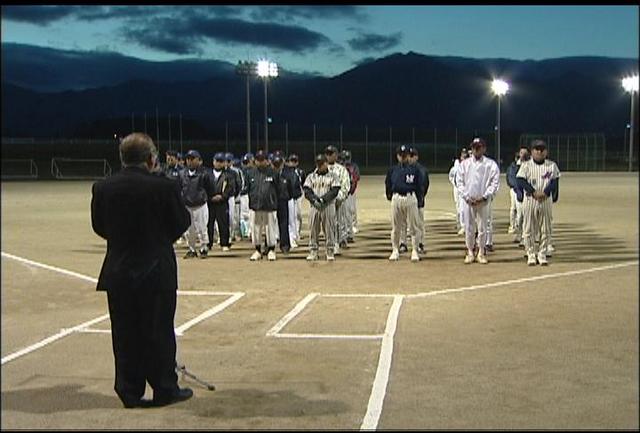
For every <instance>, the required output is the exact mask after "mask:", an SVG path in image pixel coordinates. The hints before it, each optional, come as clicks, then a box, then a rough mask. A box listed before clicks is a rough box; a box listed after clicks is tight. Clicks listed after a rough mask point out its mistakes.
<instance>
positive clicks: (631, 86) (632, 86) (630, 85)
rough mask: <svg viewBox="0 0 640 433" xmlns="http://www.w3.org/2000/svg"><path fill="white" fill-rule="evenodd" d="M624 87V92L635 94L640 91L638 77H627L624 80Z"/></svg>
mask: <svg viewBox="0 0 640 433" xmlns="http://www.w3.org/2000/svg"><path fill="white" fill-rule="evenodd" d="M622 87H624V90H625V91H627V92H629V93H633V92H637V91H638V76H637V75H634V76H632V77H626V78H623V79H622Z"/></svg>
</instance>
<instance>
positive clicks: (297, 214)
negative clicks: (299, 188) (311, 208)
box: [296, 196, 304, 239]
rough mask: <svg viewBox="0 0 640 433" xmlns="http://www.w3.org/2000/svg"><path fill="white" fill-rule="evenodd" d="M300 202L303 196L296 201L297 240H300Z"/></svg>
mask: <svg viewBox="0 0 640 433" xmlns="http://www.w3.org/2000/svg"><path fill="white" fill-rule="evenodd" d="M302 200H304V196H302V197H300V198H298V199H296V218H297V219H298V226H297V227H298V239H301V238H302Z"/></svg>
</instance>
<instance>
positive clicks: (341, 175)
mask: <svg viewBox="0 0 640 433" xmlns="http://www.w3.org/2000/svg"><path fill="white" fill-rule="evenodd" d="M324 154H325V155H326V156H327V163H328V164H329V170H330V171H333V172H335V173H336V174H337V175H338V179H340V192H339V193H338V196H337V197H336V200H335V203H336V243H335V245H334V253H335V254H336V255H338V254H340V248H347V236H348V234H347V214H346V211H347V208H346V206H345V207H343V206H342V205H343V204H344V202H345V200H346V199H347V197H348V195H349V189H350V188H351V180H350V179H349V172H348V171H347V169H346V168H344V165H342V164H340V163H338V162H337V161H338V148H337V147H335V146H333V145H329V146H327V147H326V149H325V150H324Z"/></svg>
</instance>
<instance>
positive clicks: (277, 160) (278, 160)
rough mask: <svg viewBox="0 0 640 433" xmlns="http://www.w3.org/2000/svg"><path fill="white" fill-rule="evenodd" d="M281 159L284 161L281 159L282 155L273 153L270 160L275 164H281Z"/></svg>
mask: <svg viewBox="0 0 640 433" xmlns="http://www.w3.org/2000/svg"><path fill="white" fill-rule="evenodd" d="M283 161H284V160H283V159H282V156H280V155H273V161H272V162H273V163H274V164H276V165H277V164H282V162H283Z"/></svg>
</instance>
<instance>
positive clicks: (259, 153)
mask: <svg viewBox="0 0 640 433" xmlns="http://www.w3.org/2000/svg"><path fill="white" fill-rule="evenodd" d="M266 158H267V154H266V153H264V150H259V151H257V152H256V156H255V159H256V160H258V161H264V160H265V159H266Z"/></svg>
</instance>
